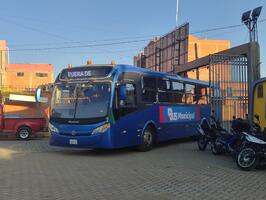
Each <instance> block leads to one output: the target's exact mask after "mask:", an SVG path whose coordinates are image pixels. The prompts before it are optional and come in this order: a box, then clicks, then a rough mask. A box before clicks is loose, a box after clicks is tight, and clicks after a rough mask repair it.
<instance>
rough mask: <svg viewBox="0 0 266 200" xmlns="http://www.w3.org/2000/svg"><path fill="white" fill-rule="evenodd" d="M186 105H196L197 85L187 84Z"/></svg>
mask: <svg viewBox="0 0 266 200" xmlns="http://www.w3.org/2000/svg"><path fill="white" fill-rule="evenodd" d="M185 88H186V89H185V90H186V104H194V95H195V85H191V84H186V86H185Z"/></svg>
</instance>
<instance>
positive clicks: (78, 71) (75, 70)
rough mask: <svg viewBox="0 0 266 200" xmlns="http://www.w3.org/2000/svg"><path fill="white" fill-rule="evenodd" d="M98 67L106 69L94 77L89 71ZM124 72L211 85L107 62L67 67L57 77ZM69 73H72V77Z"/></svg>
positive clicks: (78, 76) (71, 77)
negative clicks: (107, 63)
mask: <svg viewBox="0 0 266 200" xmlns="http://www.w3.org/2000/svg"><path fill="white" fill-rule="evenodd" d="M98 67H99V68H100V67H102V68H104V71H103V72H101V73H100V75H99V74H96V77H93V74H91V73H88V69H89V68H94V69H97V68H98ZM82 69H87V71H86V70H82ZM108 69H109V70H108ZM123 72H135V73H143V74H147V75H153V76H157V77H161V78H169V79H171V80H178V81H182V82H189V83H194V84H200V85H204V86H209V83H208V82H206V81H200V80H195V79H190V78H185V77H182V76H179V75H175V74H170V73H164V72H159V71H153V70H149V69H145V68H140V67H135V66H131V65H124V64H118V65H106V64H103V65H85V66H78V67H72V68H65V69H63V70H62V71H61V72H60V73H59V75H58V77H57V79H56V82H61V81H68V80H73V79H75V80H77V81H79V80H84V79H85V80H86V79H89V78H103V77H106V76H108V75H110V74H113V73H123ZM68 75H70V77H69V76H68ZM80 75H84V76H82V77H81V76H80ZM86 75H88V76H86ZM97 75H99V76H98V77H97Z"/></svg>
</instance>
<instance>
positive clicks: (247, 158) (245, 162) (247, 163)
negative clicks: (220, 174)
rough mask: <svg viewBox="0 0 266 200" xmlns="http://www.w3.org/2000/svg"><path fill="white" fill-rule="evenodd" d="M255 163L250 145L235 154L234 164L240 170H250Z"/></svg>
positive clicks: (253, 151) (253, 152) (255, 158)
mask: <svg viewBox="0 0 266 200" xmlns="http://www.w3.org/2000/svg"><path fill="white" fill-rule="evenodd" d="M257 163H258V159H257V156H256V152H255V150H254V149H253V148H251V147H246V148H243V149H241V150H240V151H239V152H238V153H237V155H236V164H237V166H238V167H239V168H240V169H242V170H245V171H249V170H252V169H254V168H255V167H256V166H257Z"/></svg>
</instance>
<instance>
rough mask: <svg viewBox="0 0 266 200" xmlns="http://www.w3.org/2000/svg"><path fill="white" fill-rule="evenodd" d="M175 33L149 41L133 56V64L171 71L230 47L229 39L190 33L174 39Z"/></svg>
mask: <svg viewBox="0 0 266 200" xmlns="http://www.w3.org/2000/svg"><path fill="white" fill-rule="evenodd" d="M181 28H182V27H181ZM176 32H178V31H176ZM179 32H182V31H179ZM183 32H184V31H183ZM175 34H176V33H175V31H174V32H171V33H169V34H167V35H165V36H163V37H156V38H155V39H154V40H152V41H150V42H149V44H148V45H147V46H146V47H144V51H143V52H140V53H139V54H138V55H137V56H134V65H135V66H138V67H142V68H147V69H151V70H157V71H162V72H169V73H173V71H174V68H178V65H184V64H186V63H188V62H191V61H193V60H196V59H198V58H201V57H204V56H207V55H210V54H214V53H217V52H220V51H223V50H226V49H229V48H230V41H229V40H209V39H203V38H198V37H195V36H192V35H187V36H186V35H183V36H180V37H182V40H181V39H180V40H174V39H173V38H175V37H177V38H178V36H176V35H175ZM204 74H205V73H204ZM205 75H206V74H205ZM190 76H191V77H192V78H196V74H195V77H193V75H192V74H191V75H190ZM203 79H206V78H203Z"/></svg>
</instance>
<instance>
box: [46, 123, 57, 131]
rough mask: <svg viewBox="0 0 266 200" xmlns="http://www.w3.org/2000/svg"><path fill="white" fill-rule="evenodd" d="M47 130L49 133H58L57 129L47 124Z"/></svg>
mask: <svg viewBox="0 0 266 200" xmlns="http://www.w3.org/2000/svg"><path fill="white" fill-rule="evenodd" d="M48 129H49V132H50V133H59V130H58V128H56V127H55V126H54V125H53V124H51V123H49V124H48Z"/></svg>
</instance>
